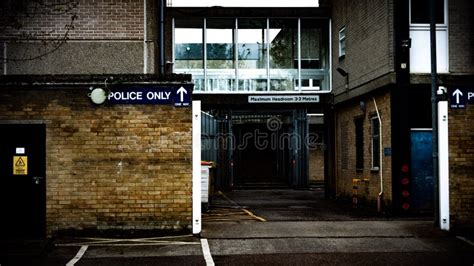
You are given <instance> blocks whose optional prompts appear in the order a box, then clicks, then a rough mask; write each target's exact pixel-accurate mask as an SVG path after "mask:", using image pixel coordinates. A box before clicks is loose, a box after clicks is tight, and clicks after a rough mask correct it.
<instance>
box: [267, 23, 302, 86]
mask: <svg viewBox="0 0 474 266" xmlns="http://www.w3.org/2000/svg"><path fill="white" fill-rule="evenodd" d="M269 46H270V53H269V54H270V90H273V91H289V90H293V89H295V80H297V79H298V71H297V69H298V20H296V19H270V29H269Z"/></svg>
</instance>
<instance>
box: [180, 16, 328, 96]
mask: <svg viewBox="0 0 474 266" xmlns="http://www.w3.org/2000/svg"><path fill="white" fill-rule="evenodd" d="M174 24H175V29H174V41H175V43H174V59H175V65H174V67H175V71H176V72H177V73H189V74H192V76H193V81H194V82H195V90H197V91H223V92H225V91H237V90H238V91H295V90H299V89H300V88H301V89H302V90H321V89H323V90H328V89H329V76H328V73H329V72H328V67H329V63H328V62H329V52H328V49H329V47H328V37H329V27H328V26H329V24H328V20H326V19H300V20H299V19H296V18H292V19H290V18H270V19H268V18H209V19H206V18H204V19H175V20H174ZM299 32H300V33H301V34H300V36H298V33H299ZM299 41H300V43H298V42H299ZM298 49H301V50H300V51H299V50H298ZM300 59H301V60H300ZM300 77H301V86H300V82H299V78H300Z"/></svg>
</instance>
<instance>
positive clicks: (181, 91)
mask: <svg viewBox="0 0 474 266" xmlns="http://www.w3.org/2000/svg"><path fill="white" fill-rule="evenodd" d="M176 94H179V101H180V102H184V95H185V94H188V91H187V90H186V89H185V88H184V87H181V88H179V89H178V91H177V92H176Z"/></svg>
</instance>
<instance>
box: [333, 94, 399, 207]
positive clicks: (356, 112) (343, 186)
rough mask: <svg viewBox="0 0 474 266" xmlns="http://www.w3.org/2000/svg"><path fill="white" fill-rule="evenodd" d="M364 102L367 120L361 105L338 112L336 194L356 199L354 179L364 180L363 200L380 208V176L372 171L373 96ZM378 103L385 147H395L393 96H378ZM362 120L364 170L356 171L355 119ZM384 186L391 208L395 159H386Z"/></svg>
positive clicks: (356, 102) (362, 183) (351, 106)
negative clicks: (353, 186)
mask: <svg viewBox="0 0 474 266" xmlns="http://www.w3.org/2000/svg"><path fill="white" fill-rule="evenodd" d="M363 100H364V101H365V102H366V114H365V116H364V113H363V112H362V111H361V110H360V108H359V101H351V102H350V103H347V104H344V105H340V106H338V107H337V109H336V184H337V189H336V192H337V196H338V197H343V198H350V197H352V179H353V178H358V179H361V180H364V181H362V182H361V183H360V186H359V199H361V200H362V201H364V200H365V201H367V202H368V203H369V204H371V206H373V207H376V205H375V202H376V200H377V196H378V193H379V192H380V172H379V171H372V169H371V168H372V160H371V150H372V148H371V136H372V135H371V132H372V128H371V121H370V118H372V117H373V116H375V115H376V112H375V105H374V103H373V99H372V96H371V95H367V96H366V97H365V98H363ZM375 100H376V102H377V107H378V109H379V112H380V116H381V119H382V127H383V128H382V131H383V132H382V134H383V135H382V143H383V144H382V147H391V135H390V134H391V133H390V130H391V121H390V119H391V118H390V117H391V114H390V93H389V92H385V93H383V94H378V95H376V96H375ZM361 116H362V117H363V120H364V125H363V128H364V148H363V149H364V168H363V169H362V170H360V171H359V170H357V169H356V142H355V123H354V119H355V118H356V117H361ZM383 182H384V184H383V187H384V200H385V205H386V206H391V201H392V170H391V157H385V156H384V157H383Z"/></svg>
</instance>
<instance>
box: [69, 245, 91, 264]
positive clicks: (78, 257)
mask: <svg viewBox="0 0 474 266" xmlns="http://www.w3.org/2000/svg"><path fill="white" fill-rule="evenodd" d="M87 248H88V246H81V248H80V249H79V251H78V252H77V254H76V256H74V258H72V259H71V260H70V261H69V262H68V263H67V264H66V266H74V264H76V263H77V262H78V261H79V260H80V259H81V258H82V256H84V254H85V253H86V250H87Z"/></svg>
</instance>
